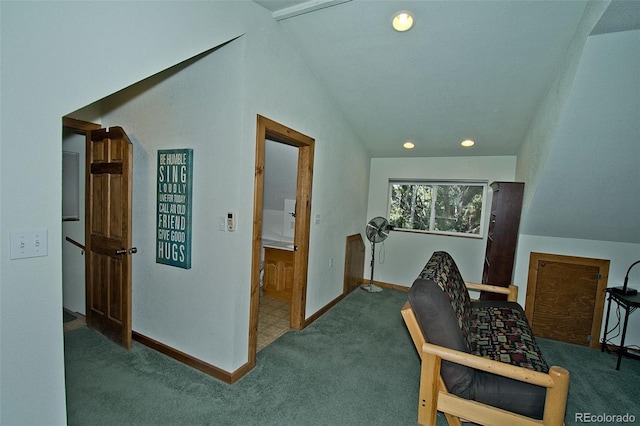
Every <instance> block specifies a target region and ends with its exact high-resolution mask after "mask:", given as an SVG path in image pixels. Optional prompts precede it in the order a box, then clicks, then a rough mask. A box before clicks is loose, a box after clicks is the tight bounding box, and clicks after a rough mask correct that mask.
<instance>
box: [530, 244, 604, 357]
mask: <svg viewBox="0 0 640 426" xmlns="http://www.w3.org/2000/svg"><path fill="white" fill-rule="evenodd" d="M544 261H547V262H558V263H567V264H573V265H586V266H594V267H597V268H598V269H599V272H598V274H599V275H600V277H599V279H598V285H597V289H596V300H595V306H594V310H593V322H592V324H591V336H592V339H591V341H590V342H589V347H590V348H599V347H600V331H601V328H602V316H603V314H604V303H605V289H606V288H607V285H608V280H609V260H604V259H592V258H587V257H577V256H564V255H558V254H548V253H537V252H531V255H530V260H529V275H528V279H527V297H526V303H525V314H526V317H527V320H528V321H529V324H531V325H532V326H533V314H534V312H535V298H536V290H537V282H538V263H539V262H544Z"/></svg>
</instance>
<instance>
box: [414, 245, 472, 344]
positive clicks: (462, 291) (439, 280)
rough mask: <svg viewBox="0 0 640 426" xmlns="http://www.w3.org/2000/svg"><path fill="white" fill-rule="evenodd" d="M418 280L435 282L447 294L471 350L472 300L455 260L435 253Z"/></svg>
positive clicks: (446, 255) (442, 252)
mask: <svg viewBox="0 0 640 426" xmlns="http://www.w3.org/2000/svg"><path fill="white" fill-rule="evenodd" d="M418 278H419V279H420V278H421V279H425V280H432V281H434V282H435V283H436V284H438V286H439V287H440V288H441V289H442V290H443V291H444V292H445V294H446V295H447V297H448V298H449V301H450V302H451V306H452V307H453V310H454V312H455V315H456V318H457V319H458V326H459V327H460V331H461V332H462V336H463V337H464V339H465V340H466V342H467V346H468V347H469V348H471V344H472V338H471V334H470V332H469V324H470V322H469V321H470V319H469V317H470V315H471V299H470V298H469V292H468V291H467V287H466V285H465V283H464V280H463V279H462V276H461V275H460V271H459V270H458V266H457V265H456V263H455V262H454V261H453V258H452V257H451V256H450V255H449V253H447V252H444V251H437V252H435V253H433V255H432V256H431V258H430V259H429V261H428V262H427V264H426V265H425V267H424V269H423V270H422V272H420V275H418Z"/></svg>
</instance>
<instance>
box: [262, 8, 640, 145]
mask: <svg viewBox="0 0 640 426" xmlns="http://www.w3.org/2000/svg"><path fill="white" fill-rule="evenodd" d="M256 2H257V3H258V4H260V5H262V6H263V7H265V8H267V9H269V10H270V11H272V13H273V16H274V18H275V19H278V20H280V23H281V25H282V26H283V28H284V29H285V30H286V31H287V32H289V33H290V34H291V36H292V39H293V40H295V42H296V43H297V44H298V45H299V47H300V51H301V52H302V54H303V55H304V56H305V58H306V60H307V62H308V63H309V65H310V66H311V68H312V70H313V72H314V73H315V74H316V76H317V78H318V79H319V80H320V81H321V82H322V84H323V85H324V86H325V87H326V89H327V91H328V92H329V93H330V96H331V97H332V98H333V100H334V101H335V102H336V104H337V106H338V107H339V108H340V109H341V110H342V112H343V113H344V115H345V117H346V118H347V119H348V121H349V122H350V123H351V125H352V126H353V128H354V130H355V132H356V133H357V135H358V136H359V138H360V139H361V140H362V141H363V143H364V144H365V145H366V146H367V147H368V149H369V152H370V154H371V155H372V156H373V157H403V156H418V157H424V156H428V157H434V156H459V155H465V156H466V155H516V154H517V153H518V150H519V147H520V144H521V143H522V141H523V139H524V137H525V135H526V133H527V131H528V129H529V126H530V124H531V119H532V116H533V112H534V111H535V108H536V106H537V103H538V101H539V100H540V98H541V97H542V96H543V94H544V92H545V91H546V90H547V89H548V87H549V84H550V82H551V81H552V80H553V78H554V77H555V76H556V73H557V72H558V69H559V67H560V64H561V62H562V60H563V55H564V54H565V52H566V49H567V46H568V44H569V42H570V40H571V38H572V37H573V35H574V33H575V30H576V28H577V26H578V23H579V22H580V19H581V17H582V13H583V11H584V10H585V5H586V4H587V2H585V1H510V0H509V1H366V0H352V1H345V0H329V1H321V0H314V1H308V2H299V1H278V0H256ZM633 3H640V2H633ZM636 9H637V8H636ZM400 10H407V11H410V12H411V13H412V14H413V16H414V19H415V25H414V27H413V28H412V29H410V30H409V31H407V32H405V33H399V32H396V31H394V30H393V29H392V27H391V19H392V16H393V15H394V14H395V13H396V12H397V11H400ZM621 13H622V14H624V15H625V16H628V15H629V13H628V10H627V11H625V10H622V11H621ZM637 20H640V19H637ZM611 21H614V22H615V21H616V20H615V19H611V18H610V19H609V22H611ZM627 25H629V24H627ZM602 30H603V31H611V27H610V24H607V25H604V24H603V26H602ZM467 138H471V139H473V140H475V141H476V145H475V146H474V147H473V148H470V149H464V148H462V147H461V146H460V142H461V141H462V140H464V139H467ZM405 141H412V142H413V143H414V144H415V145H416V148H415V149H413V150H411V151H408V150H405V149H403V148H402V144H403V143H404V142H405Z"/></svg>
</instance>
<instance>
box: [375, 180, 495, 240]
mask: <svg viewBox="0 0 640 426" xmlns="http://www.w3.org/2000/svg"><path fill="white" fill-rule="evenodd" d="M393 185H425V186H431V187H432V194H433V196H432V197H433V198H432V202H431V213H430V215H429V230H422V229H407V228H394V229H393V230H394V231H398V232H410V233H415V234H433V235H444V236H450V237H462V238H474V239H483V238H484V237H485V228H486V226H485V220H486V217H487V214H488V213H487V209H488V208H491V206H490V205H489V204H488V203H487V201H488V200H487V196H488V194H489V181H488V180H480V179H469V180H448V179H444V180H443V179H393V178H390V179H389V180H388V184H387V217H388V218H390V217H391V204H392V202H391V201H392V193H393V192H392V190H393ZM452 185H466V186H481V187H482V212H481V213H480V230H479V232H478V233H477V234H471V233H464V232H451V231H437V230H433V228H434V224H435V220H436V217H435V207H436V201H437V192H438V190H437V187H438V186H452ZM389 220H390V219H389Z"/></svg>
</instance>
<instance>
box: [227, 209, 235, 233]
mask: <svg viewBox="0 0 640 426" xmlns="http://www.w3.org/2000/svg"><path fill="white" fill-rule="evenodd" d="M235 230H236V213H235V212H229V213H227V231H235Z"/></svg>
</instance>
